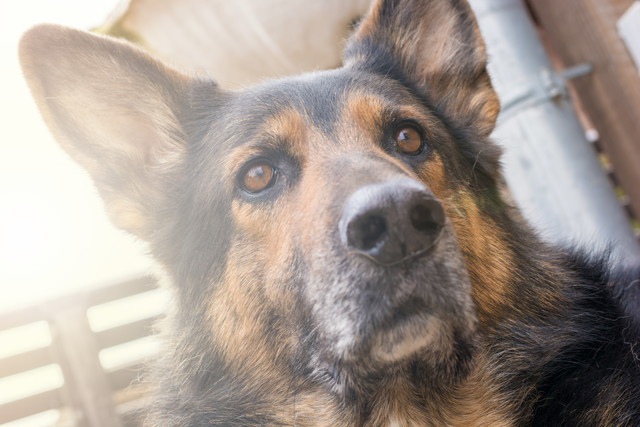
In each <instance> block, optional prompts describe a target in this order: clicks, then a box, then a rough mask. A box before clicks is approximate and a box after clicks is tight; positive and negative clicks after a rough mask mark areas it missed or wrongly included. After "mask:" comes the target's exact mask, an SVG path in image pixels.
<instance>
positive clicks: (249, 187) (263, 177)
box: [242, 161, 276, 193]
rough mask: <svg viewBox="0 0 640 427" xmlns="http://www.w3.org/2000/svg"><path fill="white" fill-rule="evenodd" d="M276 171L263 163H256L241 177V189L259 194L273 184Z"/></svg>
mask: <svg viewBox="0 0 640 427" xmlns="http://www.w3.org/2000/svg"><path fill="white" fill-rule="evenodd" d="M275 178H276V170H275V169H274V167H273V166H271V165H270V164H269V163H267V162H265V161H261V162H257V163H254V164H253V165H251V167H249V169H247V170H246V172H245V173H244V176H243V177H242V188H243V189H244V190H245V191H247V192H249V193H259V192H261V191H264V190H266V189H267V188H269V187H271V185H273V183H274V182H275Z"/></svg>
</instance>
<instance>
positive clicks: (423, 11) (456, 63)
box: [344, 0, 500, 137]
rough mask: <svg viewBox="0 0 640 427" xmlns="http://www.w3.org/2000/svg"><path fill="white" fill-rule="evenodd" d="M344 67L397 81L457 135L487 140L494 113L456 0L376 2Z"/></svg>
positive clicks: (477, 46) (474, 35)
mask: <svg viewBox="0 0 640 427" xmlns="http://www.w3.org/2000/svg"><path fill="white" fill-rule="evenodd" d="M344 59H345V60H344V62H345V65H346V66H348V67H354V68H358V69H368V70H372V71H375V72H378V73H381V74H383V75H391V76H398V77H399V78H401V79H404V80H407V81H408V82H409V83H410V84H411V85H413V86H414V87H415V88H417V89H418V90H419V91H420V92H421V94H422V95H423V96H425V98H426V99H428V100H429V101H430V102H431V103H432V104H433V105H434V106H435V108H437V109H438V110H440V111H442V112H444V114H445V115H446V117H447V118H448V119H449V120H450V121H452V122H453V123H454V124H456V125H457V126H458V127H460V128H461V129H463V130H469V131H472V132H473V134H475V135H478V136H480V137H485V136H488V135H489V133H490V132H491V131H492V130H493V128H494V126H495V121H496V118H497V116H498V112H499V110H500V106H499V102H498V98H497V95H496V93H495V91H494V90H493V88H492V86H491V82H490V80H489V76H488V74H487V71H486V65H487V54H486V51H485V46H484V42H483V40H482V38H481V35H480V30H479V28H478V25H477V24H476V21H475V18H474V16H473V13H472V11H471V9H470V7H469V5H468V4H467V3H466V2H465V1H462V0H378V1H376V2H375V4H374V5H373V7H372V9H371V10H370V12H369V15H368V16H366V17H365V18H364V19H363V21H362V23H361V24H360V26H359V27H358V29H357V30H356V32H355V34H354V35H353V37H352V38H351V40H350V41H349V43H348V44H347V48H346V50H345V58H344Z"/></svg>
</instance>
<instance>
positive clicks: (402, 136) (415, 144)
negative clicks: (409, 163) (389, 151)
mask: <svg viewBox="0 0 640 427" xmlns="http://www.w3.org/2000/svg"><path fill="white" fill-rule="evenodd" d="M395 143H396V149H397V150H398V151H399V152H401V153H403V154H418V153H420V151H421V150H422V137H421V136H420V133H418V131H417V130H416V129H415V128H414V127H412V126H403V127H401V128H400V129H398V130H397V131H396V135H395Z"/></svg>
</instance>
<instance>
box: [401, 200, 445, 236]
mask: <svg viewBox="0 0 640 427" xmlns="http://www.w3.org/2000/svg"><path fill="white" fill-rule="evenodd" d="M409 220H410V221H411V225H413V228H415V229H416V230H417V231H420V232H423V233H436V232H438V231H439V230H440V229H441V228H442V226H443V225H444V221H445V219H444V211H443V210H442V207H441V206H440V203H438V202H437V201H436V200H426V201H423V202H421V203H419V204H417V205H415V206H413V207H411V209H410V210H409Z"/></svg>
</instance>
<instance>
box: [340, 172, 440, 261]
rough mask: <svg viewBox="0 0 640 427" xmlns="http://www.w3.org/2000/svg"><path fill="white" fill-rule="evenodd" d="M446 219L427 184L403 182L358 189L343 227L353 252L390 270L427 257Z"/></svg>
mask: <svg viewBox="0 0 640 427" xmlns="http://www.w3.org/2000/svg"><path fill="white" fill-rule="evenodd" d="M445 221H446V219H445V214H444V209H443V208H442V205H441V204H440V202H439V201H438V200H437V199H436V198H435V196H434V195H433V194H432V193H431V192H430V191H429V190H428V189H427V188H426V187H425V186H424V185H423V184H421V183H420V182H418V181H415V180H413V179H410V178H401V179H395V180H391V181H387V182H383V183H376V184H369V185H366V186H364V187H362V188H359V189H358V190H356V191H355V192H354V193H353V194H351V195H350V196H349V197H348V198H347V200H346V203H345V205H344V208H343V211H342V217H341V218H340V222H339V225H338V227H339V232H340V238H341V240H342V243H343V244H344V245H345V247H346V248H347V250H349V251H351V252H355V253H358V254H361V255H363V256H365V257H367V258H369V259H371V260H373V261H375V262H376V263H378V264H380V265H385V266H390V265H394V264H398V263H400V262H403V261H407V260H409V259H412V258H416V257H418V256H420V255H422V254H424V253H426V252H427V251H428V250H429V249H430V248H431V247H433V246H434V245H435V243H436V242H437V240H438V237H440V234H441V232H442V228H443V226H444V224H445Z"/></svg>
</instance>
